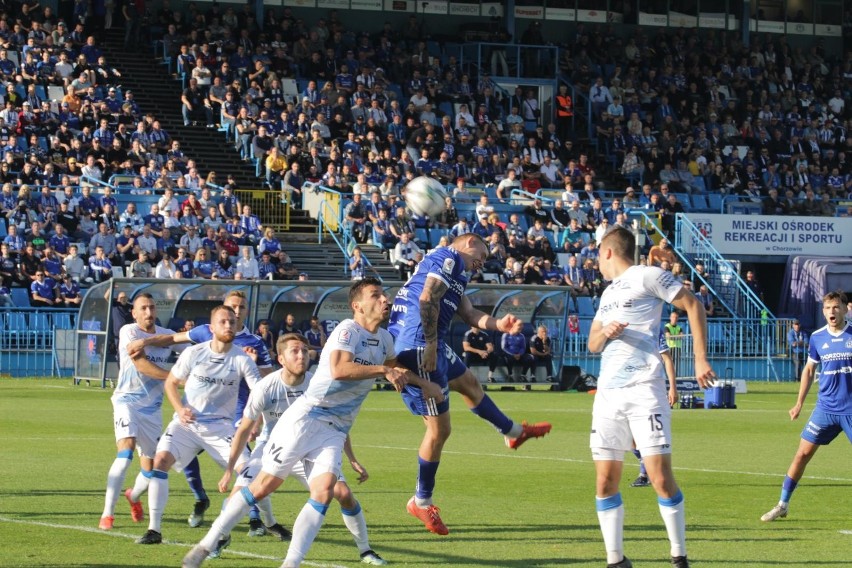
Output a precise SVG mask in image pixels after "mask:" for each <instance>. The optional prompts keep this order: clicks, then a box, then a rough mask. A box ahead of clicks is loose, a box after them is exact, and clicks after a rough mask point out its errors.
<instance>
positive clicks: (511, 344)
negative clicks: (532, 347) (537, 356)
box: [500, 331, 535, 383]
mask: <svg viewBox="0 0 852 568" xmlns="http://www.w3.org/2000/svg"><path fill="white" fill-rule="evenodd" d="M500 348H501V349H502V350H503V360H504V361H505V363H506V368H507V369H508V372H509V377H510V380H511V379H513V378H514V376H515V374H514V369H515V367H516V366H518V365H520V366H521V370H522V374H521V376H520V380H521V381H522V382H525V383H529V382H531V381H532V382H534V381H535V376H533V375H532V373H531V370H532V368H533V366H534V364H535V362H534V359H533V356H532V355H530V354H529V353H528V349H527V339H526V338H525V337H524V334H523V333H521V332H520V331H519V332H517V333H504V334H503V336H502V337H501V338H500Z"/></svg>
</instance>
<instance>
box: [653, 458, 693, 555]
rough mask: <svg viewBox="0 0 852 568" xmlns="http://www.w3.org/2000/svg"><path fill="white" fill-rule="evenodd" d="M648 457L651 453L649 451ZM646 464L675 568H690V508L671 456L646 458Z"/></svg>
mask: <svg viewBox="0 0 852 568" xmlns="http://www.w3.org/2000/svg"><path fill="white" fill-rule="evenodd" d="M645 453H646V454H648V453H649V450H648V449H647V448H646V449H645ZM643 460H644V462H645V466H646V467H647V468H648V474H649V477H650V479H651V482H652V484H653V486H654V489H655V490H656V491H657V503H658V505H659V507H660V517H662V519H663V524H665V526H666V533H667V534H668V537H669V544H670V545H671V562H672V565H673V566H678V567H679V568H688V566H689V561H688V560H687V558H686V504H685V502H684V498H683V492H681V490H680V488H679V487H678V485H677V482H676V481H675V478H674V472H673V471H672V465H671V464H672V462H671V454H656V455H654V454H653V451H652V452H651V455H644V456H643Z"/></svg>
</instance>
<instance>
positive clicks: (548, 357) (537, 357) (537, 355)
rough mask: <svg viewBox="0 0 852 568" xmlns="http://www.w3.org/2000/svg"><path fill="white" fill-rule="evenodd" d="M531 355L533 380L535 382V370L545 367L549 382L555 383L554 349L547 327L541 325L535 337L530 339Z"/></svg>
mask: <svg viewBox="0 0 852 568" xmlns="http://www.w3.org/2000/svg"><path fill="white" fill-rule="evenodd" d="M529 346H530V355H532V358H533V365H532V380H533V382H535V370H536V369H537V368H538V367H543V368H544V369H545V371H546V373H547V375H546V376H547V381H548V382H552V381H553V349H552V345H551V341H550V337H549V336H548V334H547V326H545V325H544V324H541V325H539V326H538V328H537V329H536V333H535V335H533V336H532V337H530V339H529Z"/></svg>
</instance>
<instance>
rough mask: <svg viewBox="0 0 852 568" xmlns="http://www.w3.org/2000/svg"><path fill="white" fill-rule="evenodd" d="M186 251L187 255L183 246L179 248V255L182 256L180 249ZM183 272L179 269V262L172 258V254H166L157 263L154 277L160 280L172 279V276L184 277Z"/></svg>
mask: <svg viewBox="0 0 852 568" xmlns="http://www.w3.org/2000/svg"><path fill="white" fill-rule="evenodd" d="M181 250H183V251H184V253H183V254H184V256H185V255H186V251H185V249H183V248H180V249H178V256H180V254H181V253H180V251H181ZM182 277H183V274H182V273H181V271H180V270H179V269H178V267H177V264H175V261H174V260H173V259H172V257H171V256H169V255H167V254H165V255H163V258H162V259H160V262H158V263H157V266H155V267H154V278H156V279H158V280H163V279H170V278H182Z"/></svg>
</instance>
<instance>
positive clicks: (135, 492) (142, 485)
mask: <svg viewBox="0 0 852 568" xmlns="http://www.w3.org/2000/svg"><path fill="white" fill-rule="evenodd" d="M150 483H151V477H150V474H149V476H146V475H145V474H144V473H143V472H141V471H140V472H139V475H137V476H136V482H135V483H134V484H133V489H132V490H131V491H130V499H131V500H132V501H133V502H134V503H135V502H137V501H138V500H139V499H141V498H142V495H144V494H145V492H146V491H148V485H149V484H150Z"/></svg>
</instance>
